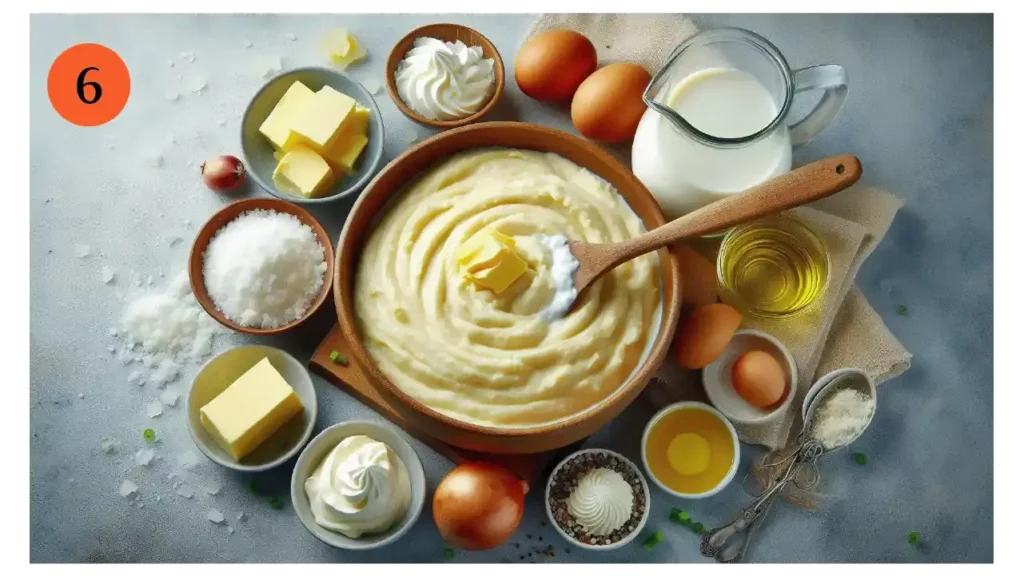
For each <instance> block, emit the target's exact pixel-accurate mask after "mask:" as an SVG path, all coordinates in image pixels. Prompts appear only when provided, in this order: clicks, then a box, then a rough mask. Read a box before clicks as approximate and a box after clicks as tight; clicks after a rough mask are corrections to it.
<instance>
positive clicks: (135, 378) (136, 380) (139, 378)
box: [128, 370, 146, 386]
mask: <svg viewBox="0 0 1024 576" xmlns="http://www.w3.org/2000/svg"><path fill="white" fill-rule="evenodd" d="M128 383H129V384H135V385H137V386H142V385H143V384H145V383H146V380H145V379H144V378H143V374H142V371H141V370H134V371H132V373H131V374H129V375H128Z"/></svg>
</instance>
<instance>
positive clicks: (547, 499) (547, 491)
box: [544, 448, 651, 551]
mask: <svg viewBox="0 0 1024 576" xmlns="http://www.w3.org/2000/svg"><path fill="white" fill-rule="evenodd" d="M582 454H607V455H609V456H611V457H612V458H615V459H617V460H619V461H620V462H622V463H624V464H625V465H626V466H628V467H629V468H630V469H632V470H633V473H634V474H636V477H637V478H639V479H640V486H641V487H642V488H643V491H644V513H643V516H641V517H640V522H639V523H638V524H637V525H636V528H635V529H634V530H633V531H632V532H630V533H629V535H627V536H626V537H625V538H623V539H622V540H619V541H618V542H613V543H612V544H600V545H598V544H586V543H583V542H580V541H579V540H577V539H575V538H573V537H572V536H571V535H569V534H568V533H567V532H566V531H565V530H562V527H561V526H559V524H558V522H557V521H555V515H554V512H553V511H552V510H551V484H552V482H553V481H554V479H555V477H556V476H557V474H558V471H559V470H561V469H562V467H563V466H565V464H566V463H567V462H569V461H570V460H572V459H573V458H575V457H577V456H580V455H582ZM544 510H545V511H546V512H547V514H548V521H549V522H551V525H552V526H554V527H555V531H556V532H558V534H559V535H561V536H562V538H564V539H565V540H566V541H567V542H569V543H571V544H574V545H576V546H578V547H579V548H582V549H584V550H599V551H608V550H615V549H616V548H622V547H623V546H625V545H626V544H629V543H630V542H632V541H633V540H634V539H635V538H636V537H637V534H640V532H641V531H642V530H643V529H644V525H645V524H647V518H648V517H650V515H651V489H650V487H649V486H647V480H645V479H644V475H643V473H642V472H640V469H639V468H637V466H636V464H634V463H633V462H632V461H631V460H630V459H629V458H626V457H625V456H623V455H622V454H619V453H618V452H612V451H611V450H604V449H602V448H588V449H586V450H580V451H578V452H573V453H572V454H570V455H568V456H566V457H565V459H564V460H562V461H561V462H559V463H558V465H557V466H555V468H554V470H552V471H551V475H550V476H548V481H547V483H546V485H545V487H544Z"/></svg>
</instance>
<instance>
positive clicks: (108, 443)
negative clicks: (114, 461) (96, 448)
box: [100, 438, 118, 454]
mask: <svg viewBox="0 0 1024 576" xmlns="http://www.w3.org/2000/svg"><path fill="white" fill-rule="evenodd" d="M117 445H118V441H117V440H114V439H113V438H101V439H100V450H102V451H103V453H104V454H113V453H114V452H115V451H116V450H117Z"/></svg>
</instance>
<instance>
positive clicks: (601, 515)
mask: <svg viewBox="0 0 1024 576" xmlns="http://www.w3.org/2000/svg"><path fill="white" fill-rule="evenodd" d="M544 508H545V510H546V511H547V514H548V519H549V520H550V521H551V525H552V526H554V527H555V530H557V531H558V533H559V534H561V535H562V537H563V538H565V539H566V540H567V541H569V542H570V543H572V544H575V545H576V546H579V547H580V548H584V549H586V550H615V549H616V548H621V547H623V546H625V545H626V544H628V543H629V542H631V541H632V540H633V539H634V538H636V536H637V534H639V533H640V531H641V530H642V529H643V527H644V524H646V523H647V518H648V516H650V514H651V491H650V488H648V486H647V481H646V480H645V479H644V475H643V474H642V473H641V472H640V469H639V468H637V466H636V464H633V463H632V462H631V461H630V460H629V459H628V458H626V457H625V456H623V455H621V454H619V453H617V452H612V451H611V450H603V449H600V448H591V449H587V450H580V451H579V452H575V453H573V454H571V455H569V457H568V458H566V459H565V460H562V461H561V462H559V463H558V465H557V466H555V469H554V471H552V472H551V477H550V478H549V479H548V483H547V487H546V488H545V490H544Z"/></svg>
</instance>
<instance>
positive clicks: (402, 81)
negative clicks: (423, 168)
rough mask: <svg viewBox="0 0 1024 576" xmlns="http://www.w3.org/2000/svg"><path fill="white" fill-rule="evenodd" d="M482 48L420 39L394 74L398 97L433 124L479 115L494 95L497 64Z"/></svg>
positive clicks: (431, 39)
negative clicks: (486, 55)
mask: <svg viewBox="0 0 1024 576" xmlns="http://www.w3.org/2000/svg"><path fill="white" fill-rule="evenodd" d="M483 54H484V51H483V49H482V48H480V47H479V46H466V45H465V44H463V43H462V42H461V41H455V42H443V41H441V40H437V39H436V38H417V39H416V40H415V41H413V48H412V50H410V51H409V53H408V54H406V55H405V58H404V59H403V60H402V61H401V62H399V64H398V68H397V70H396V71H395V85H396V87H397V88H398V96H399V97H400V98H401V99H402V101H403V102H405V104H406V105H407V106H409V107H410V108H412V109H413V111H415V112H416V113H417V114H420V115H422V116H424V117H426V118H429V119H431V120H458V119H460V118H465V117H466V116H469V115H471V114H474V113H476V112H478V111H479V110H480V109H481V108H483V107H484V105H485V104H486V103H487V101H488V100H490V98H491V96H492V95H493V94H494V60H491V59H490V58H484V57H483Z"/></svg>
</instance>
